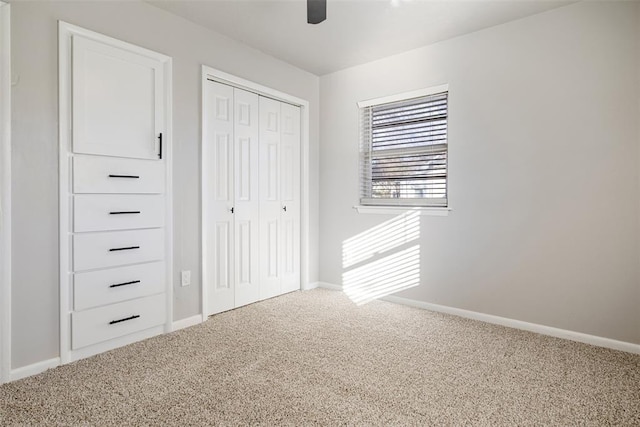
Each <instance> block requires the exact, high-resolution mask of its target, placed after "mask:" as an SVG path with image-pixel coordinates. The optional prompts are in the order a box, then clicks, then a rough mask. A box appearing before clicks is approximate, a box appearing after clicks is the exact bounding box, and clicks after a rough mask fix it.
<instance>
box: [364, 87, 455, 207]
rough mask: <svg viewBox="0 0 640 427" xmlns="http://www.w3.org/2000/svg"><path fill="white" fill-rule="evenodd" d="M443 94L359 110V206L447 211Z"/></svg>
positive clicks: (444, 106)
mask: <svg viewBox="0 0 640 427" xmlns="http://www.w3.org/2000/svg"><path fill="white" fill-rule="evenodd" d="M447 107H448V92H439V93H435V94H430V95H426V96H420V97H417V98H416V97H414V98H411V99H405V100H400V101H394V102H387V103H380V104H374V105H368V106H365V107H362V108H361V109H360V113H361V128H360V134H361V145H360V182H361V187H360V188H361V199H360V203H361V204H363V205H400V206H402V205H407V206H447Z"/></svg>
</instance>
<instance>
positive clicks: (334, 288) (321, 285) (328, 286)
mask: <svg viewBox="0 0 640 427" xmlns="http://www.w3.org/2000/svg"><path fill="white" fill-rule="evenodd" d="M316 283H317V284H318V287H319V288H323V289H329V290H331V291H341V292H342V286H340V285H334V284H333V283H327V282H316Z"/></svg>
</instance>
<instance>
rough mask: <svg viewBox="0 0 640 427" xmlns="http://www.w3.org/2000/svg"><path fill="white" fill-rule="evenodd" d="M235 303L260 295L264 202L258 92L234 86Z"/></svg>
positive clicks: (246, 301) (242, 302)
mask: <svg viewBox="0 0 640 427" xmlns="http://www.w3.org/2000/svg"><path fill="white" fill-rule="evenodd" d="M234 102H235V108H234V111H235V113H236V114H235V127H234V139H233V140H234V144H235V147H234V155H235V159H234V162H233V164H234V177H235V181H234V183H235V210H234V214H233V215H234V220H235V252H234V255H235V306H236V307H239V306H242V305H246V304H251V303H252V302H255V301H257V300H258V299H259V297H260V288H259V281H258V277H259V275H258V273H259V269H258V259H259V250H260V248H259V241H260V235H259V234H258V232H259V229H260V205H259V199H258V195H259V187H258V179H259V174H258V165H259V163H258V150H259V143H258V142H259V134H258V129H259V128H258V120H259V114H258V102H259V101H258V95H256V94H255V93H251V92H247V91H244V90H240V89H234Z"/></svg>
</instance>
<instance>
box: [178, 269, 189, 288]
mask: <svg viewBox="0 0 640 427" xmlns="http://www.w3.org/2000/svg"><path fill="white" fill-rule="evenodd" d="M180 284H181V285H182V286H189V285H190V284H191V270H182V272H181V273H180Z"/></svg>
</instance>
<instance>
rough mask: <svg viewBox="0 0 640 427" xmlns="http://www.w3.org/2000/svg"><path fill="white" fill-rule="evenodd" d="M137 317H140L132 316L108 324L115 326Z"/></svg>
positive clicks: (137, 315)
mask: <svg viewBox="0 0 640 427" xmlns="http://www.w3.org/2000/svg"><path fill="white" fill-rule="evenodd" d="M138 317H140V315H139V314H136V315H134V316H129V317H125V318H124V319H118V320H112V321H111V322H109V324H110V325H115V324H116V323H120V322H126V321H127V320H133V319H137V318H138Z"/></svg>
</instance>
